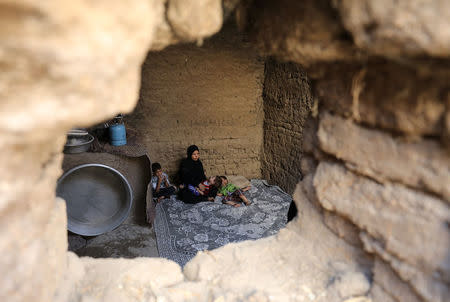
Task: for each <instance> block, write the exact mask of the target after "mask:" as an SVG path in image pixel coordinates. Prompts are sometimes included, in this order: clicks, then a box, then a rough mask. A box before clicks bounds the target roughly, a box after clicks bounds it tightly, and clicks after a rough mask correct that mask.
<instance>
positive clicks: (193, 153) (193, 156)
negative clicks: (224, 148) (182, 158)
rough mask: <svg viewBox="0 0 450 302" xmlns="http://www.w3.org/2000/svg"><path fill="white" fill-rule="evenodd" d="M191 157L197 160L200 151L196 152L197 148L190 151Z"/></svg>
mask: <svg viewBox="0 0 450 302" xmlns="http://www.w3.org/2000/svg"><path fill="white" fill-rule="evenodd" d="M191 158H192V160H193V161H197V160H198V159H199V158H200V153H199V152H198V150H195V151H194V152H192V155H191Z"/></svg>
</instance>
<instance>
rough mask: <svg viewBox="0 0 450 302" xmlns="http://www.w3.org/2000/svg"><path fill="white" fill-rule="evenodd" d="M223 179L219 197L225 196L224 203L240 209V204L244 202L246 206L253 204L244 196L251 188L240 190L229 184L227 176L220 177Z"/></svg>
mask: <svg viewBox="0 0 450 302" xmlns="http://www.w3.org/2000/svg"><path fill="white" fill-rule="evenodd" d="M220 178H221V179H222V185H221V187H220V189H219V193H218V194H217V195H218V196H223V199H222V203H224V204H228V205H231V206H233V207H240V206H241V204H240V203H239V202H241V201H242V202H243V203H244V204H245V205H246V206H248V205H250V204H251V202H250V201H249V200H248V199H247V197H245V196H244V192H245V191H247V190H248V189H250V186H248V187H245V188H243V189H239V188H238V187H236V186H235V185H234V184H232V183H228V179H227V178H226V176H220Z"/></svg>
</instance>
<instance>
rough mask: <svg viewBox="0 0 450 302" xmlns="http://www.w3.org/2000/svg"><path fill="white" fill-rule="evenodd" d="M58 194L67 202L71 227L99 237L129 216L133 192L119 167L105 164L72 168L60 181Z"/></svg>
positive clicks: (68, 225)
mask: <svg viewBox="0 0 450 302" xmlns="http://www.w3.org/2000/svg"><path fill="white" fill-rule="evenodd" d="M56 195H57V196H59V197H61V198H63V199H64V200H65V201H66V205H67V228H68V229H69V231H71V232H73V233H75V234H79V235H83V236H96V235H100V234H103V233H106V232H108V231H111V230H113V229H115V228H116V227H118V226H119V225H120V224H121V223H122V222H123V221H124V220H125V219H126V218H127V216H128V214H129V212H130V209H131V204H132V202H133V192H132V189H131V186H130V184H129V183H128V181H127V179H126V178H125V177H124V176H123V175H122V174H121V173H120V172H119V171H117V170H115V169H113V168H111V167H109V166H106V165H101V164H85V165H80V166H77V167H75V168H72V169H70V170H69V171H67V172H66V173H64V175H63V176H61V178H60V179H59V180H58V186H57V188H56Z"/></svg>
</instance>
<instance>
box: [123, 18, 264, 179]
mask: <svg viewBox="0 0 450 302" xmlns="http://www.w3.org/2000/svg"><path fill="white" fill-rule="evenodd" d="M242 38H243V37H241V36H240V35H239V34H238V33H237V31H236V29H235V28H234V27H233V26H227V27H225V28H224V29H223V30H222V32H220V33H219V34H218V35H217V36H215V37H214V38H212V39H210V40H206V41H205V43H204V44H203V46H201V47H198V46H196V45H193V44H191V45H177V46H172V47H169V48H167V49H165V50H163V51H161V52H150V53H149V54H148V56H147V59H146V61H145V62H144V65H143V69H142V86H141V92H140V99H139V103H138V105H137V107H136V109H135V111H134V112H133V114H131V115H130V116H129V117H128V119H127V120H128V122H129V123H130V125H132V126H133V127H135V128H136V129H137V130H138V131H139V134H140V136H141V137H142V138H143V140H144V143H145V146H146V147H147V149H148V151H149V153H150V158H151V159H152V162H160V163H161V165H162V166H163V168H164V169H165V170H166V171H167V172H168V173H169V175H170V176H172V177H173V176H174V174H176V172H177V170H178V167H179V163H180V160H181V159H182V158H184V157H186V148H187V147H188V146H189V145H191V144H195V145H197V146H198V147H199V148H200V156H201V160H202V162H203V166H204V167H205V170H206V174H207V175H217V174H219V175H223V174H235V175H237V174H239V175H244V176H246V177H247V178H257V177H260V176H261V149H262V141H263V139H262V135H263V129H262V127H263V109H262V97H261V95H262V81H263V72H264V62H263V61H262V60H261V59H259V58H258V57H257V55H256V53H255V52H254V51H250V50H249V46H248V45H245V43H244V42H242Z"/></svg>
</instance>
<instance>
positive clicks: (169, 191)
mask: <svg viewBox="0 0 450 302" xmlns="http://www.w3.org/2000/svg"><path fill="white" fill-rule="evenodd" d="M152 171H153V176H152V188H153V197H156V198H158V201H157V202H160V201H161V199H164V198H169V196H170V195H173V194H175V193H176V188H175V186H172V185H171V184H170V182H169V177H168V176H167V174H166V173H164V172H163V170H162V168H161V164H160V163H153V164H152Z"/></svg>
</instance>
